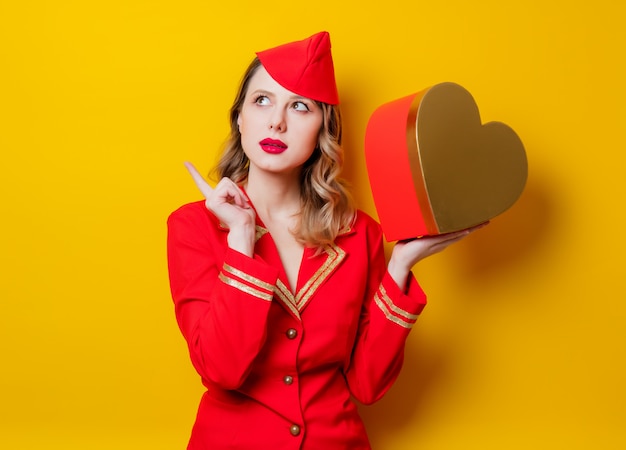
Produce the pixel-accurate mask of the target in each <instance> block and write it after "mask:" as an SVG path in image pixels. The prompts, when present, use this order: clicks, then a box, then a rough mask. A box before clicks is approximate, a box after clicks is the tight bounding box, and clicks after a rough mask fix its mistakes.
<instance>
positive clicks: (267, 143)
mask: <svg viewBox="0 0 626 450" xmlns="http://www.w3.org/2000/svg"><path fill="white" fill-rule="evenodd" d="M259 145H260V146H261V148H262V149H263V151H264V152H267V153H273V154H277V153H282V152H284V151H285V150H287V144H285V143H284V142H283V141H279V140H276V139H270V138H266V139H263V140H262V141H261V142H259Z"/></svg>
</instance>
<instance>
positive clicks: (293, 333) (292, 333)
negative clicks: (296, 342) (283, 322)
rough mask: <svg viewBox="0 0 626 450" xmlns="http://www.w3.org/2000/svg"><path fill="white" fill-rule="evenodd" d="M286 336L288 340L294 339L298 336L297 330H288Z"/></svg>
mask: <svg viewBox="0 0 626 450" xmlns="http://www.w3.org/2000/svg"><path fill="white" fill-rule="evenodd" d="M286 334H287V337H288V338H289V339H295V338H296V336H297V335H298V330H296V329H295V328H289V329H288V330H287V333H286Z"/></svg>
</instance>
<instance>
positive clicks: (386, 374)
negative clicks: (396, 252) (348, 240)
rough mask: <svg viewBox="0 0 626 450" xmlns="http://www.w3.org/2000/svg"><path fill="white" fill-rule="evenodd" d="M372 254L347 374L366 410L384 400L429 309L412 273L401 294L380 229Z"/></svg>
mask: <svg viewBox="0 0 626 450" xmlns="http://www.w3.org/2000/svg"><path fill="white" fill-rule="evenodd" d="M368 248H369V250H368V251H369V254H370V259H369V260H370V261H371V264H370V273H369V276H368V285H367V289H366V292H365V300H364V303H363V307H362V309H361V316H360V321H359V327H358V331H357V335H356V340H355V345H354V348H353V352H352V357H351V360H350V365H349V367H348V370H347V371H346V379H347V381H348V386H349V387H350V391H351V393H352V395H353V396H354V397H355V398H356V399H357V400H358V401H359V402H361V403H364V404H371V403H374V402H376V401H378V400H379V399H380V398H382V396H383V395H384V394H385V393H386V392H387V391H388V390H389V388H391V386H392V385H393V383H394V382H395V380H396V379H397V377H398V375H399V374H400V370H401V368H402V363H403V360H404V347H405V342H406V339H407V337H408V335H409V332H410V330H411V328H412V327H413V325H414V324H415V322H416V320H417V318H418V317H419V314H420V313H421V312H422V310H423V309H424V307H425V306H426V295H425V294H424V292H423V291H422V289H421V287H420V286H419V284H418V283H417V281H416V279H415V276H414V275H413V274H412V273H410V274H409V279H408V281H407V285H406V287H405V289H400V288H399V287H398V285H397V284H396V283H395V281H394V280H393V278H391V275H390V274H389V273H388V272H387V264H386V261H385V256H384V250H383V242H382V231H381V230H380V227H378V226H376V227H370V229H369V230H368Z"/></svg>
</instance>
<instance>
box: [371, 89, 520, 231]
mask: <svg viewBox="0 0 626 450" xmlns="http://www.w3.org/2000/svg"><path fill="white" fill-rule="evenodd" d="M365 160H366V165H367V172H368V175H369V179H370V185H371V188H372V194H373V197H374V203H375V205H376V210H377V212H378V217H379V219H380V223H381V226H382V228H383V232H384V234H385V238H386V239H387V240H388V241H395V240H402V239H409V238H414V237H418V236H425V235H436V234H443V233H448V232H452V231H458V230H462V229H465V228H469V227H471V226H474V225H478V224H480V223H483V222H486V221H488V220H490V219H492V218H494V217H496V216H497V215H499V214H501V213H503V212H504V211H505V210H507V209H508V208H509V207H511V206H512V205H513V203H515V202H516V201H517V199H518V198H519V196H520V195H521V193H522V191H523V189H524V185H525V184H526V178H527V175H528V163H527V160H526V152H525V151H524V145H523V144H522V141H521V140H520V138H519V137H518V136H517V134H516V133H515V131H513V129H512V128H510V127H509V126H507V125H505V124H504V123H502V122H489V123H486V124H481V121H480V114H479V112H478V107H477V106H476V102H475V101H474V99H473V97H472V95H471V94H470V93H469V92H468V91H467V90H465V89H464V88H463V87H461V86H459V85H458V84H455V83H440V84H437V85H435V86H432V87H430V88H428V89H425V90H423V91H420V92H418V93H416V94H412V95H409V96H407V97H403V98H400V99H397V100H394V101H391V102H389V103H385V104H384V105H382V106H380V107H379V108H377V109H376V110H375V111H374V113H373V114H372V116H371V117H370V119H369V122H368V124H367V130H366V133H365Z"/></svg>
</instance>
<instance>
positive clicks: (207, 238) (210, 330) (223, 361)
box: [167, 204, 278, 389]
mask: <svg viewBox="0 0 626 450" xmlns="http://www.w3.org/2000/svg"><path fill="white" fill-rule="evenodd" d="M192 205H194V204H192ZM196 206H197V205H196ZM226 234H227V233H226V232H225V231H221V230H219V229H218V223H217V221H216V220H215V217H214V216H212V215H211V214H210V213H209V212H208V211H207V210H206V209H205V208H204V205H202V208H198V207H190V206H187V207H182V208H180V209H179V210H177V211H175V212H174V213H172V215H170V217H169V219H168V237H167V253H168V270H169V278H170V288H171V292H172V298H173V300H174V305H175V312H176V319H177V322H178V326H179V327H180V330H181V331H182V334H183V336H184V338H185V340H186V341H187V345H188V348H189V353H190V356H191V362H192V363H193V365H194V367H195V369H196V370H197V371H198V373H199V374H200V376H201V377H202V378H203V379H205V380H208V381H210V382H211V383H213V384H217V385H219V386H220V387H222V388H223V389H235V388H237V387H239V386H240V385H241V384H242V383H243V381H244V380H245V378H246V376H247V375H248V373H249V370H250V367H251V364H252V361H253V360H254V358H255V357H256V356H257V354H258V352H259V350H260V349H261V347H262V346H263V343H264V341H265V337H266V324H267V317H268V313H269V309H270V305H271V302H272V298H273V286H274V285H275V283H276V279H277V277H278V273H277V270H276V269H274V268H272V267H269V266H268V265H267V264H265V263H264V262H262V261H258V260H255V259H253V258H249V257H248V256H246V255H243V254H241V253H238V252H236V251H235V250H232V249H230V248H229V247H228V246H227V245H226Z"/></svg>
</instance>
